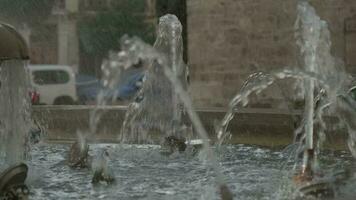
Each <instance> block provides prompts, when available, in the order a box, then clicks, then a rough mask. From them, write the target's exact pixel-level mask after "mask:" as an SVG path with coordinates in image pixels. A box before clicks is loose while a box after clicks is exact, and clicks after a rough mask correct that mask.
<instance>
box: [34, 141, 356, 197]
mask: <svg viewBox="0 0 356 200" xmlns="http://www.w3.org/2000/svg"><path fill="white" fill-rule="evenodd" d="M69 148H70V146H69V145H66V144H43V145H40V146H37V147H35V149H34V150H33V154H32V158H33V159H32V161H31V163H29V166H30V169H31V170H32V171H31V173H29V174H30V177H29V178H28V185H29V186H30V191H31V196H30V198H31V199H48V200H51V199H117V198H120V199H200V198H201V199H219V198H218V189H217V187H216V185H215V179H214V175H213V174H214V173H213V172H212V171H211V170H208V169H207V166H205V165H203V164H202V162H201V159H204V155H202V154H200V155H197V156H191V155H190V154H185V153H183V154H182V153H177V154H172V155H171V156H168V157H167V156H163V155H161V154H160V147H159V146H158V145H123V146H119V145H117V144H95V145H94V144H92V145H91V146H90V152H89V154H91V155H92V154H93V152H94V151H96V150H99V149H102V148H105V149H108V151H109V152H110V163H109V167H110V168H111V169H112V171H113V172H115V173H114V176H115V177H114V178H115V179H116V182H115V183H114V184H112V185H109V186H103V185H95V184H92V183H91V180H92V172H91V171H90V170H89V169H75V170H73V169H71V168H70V167H69V166H67V165H66V158H65V155H66V153H67V151H68V150H69ZM331 154H333V155H336V158H335V159H334V158H331V156H329V155H331ZM288 156H289V154H288V153H285V152H283V151H281V150H272V149H268V148H260V147H257V146H247V145H229V146H225V147H223V148H222V149H221V150H220V151H219V160H220V163H221V165H222V171H223V173H224V174H225V175H226V177H227V185H228V187H229V188H230V189H231V190H232V192H233V194H234V195H235V197H239V199H244V200H256V199H278V198H279V197H283V196H285V197H286V198H279V199H288V197H289V196H291V195H292V192H290V191H292V190H291V189H290V188H289V187H292V183H291V181H290V178H291V176H292V174H290V171H291V170H290V169H291V167H292V165H293V163H288V162H286V160H287V158H288ZM241 158H244V159H241ZM323 159H325V160H327V162H328V164H329V165H328V166H333V168H340V167H341V163H343V164H348V165H351V164H352V158H351V156H350V155H349V154H347V153H346V152H342V151H341V152H328V153H327V154H326V155H324V156H323ZM282 163H284V164H285V165H283V164H282ZM354 186H355V185H351V186H350V187H351V188H352V187H354ZM345 188H346V187H345ZM351 191H353V190H351Z"/></svg>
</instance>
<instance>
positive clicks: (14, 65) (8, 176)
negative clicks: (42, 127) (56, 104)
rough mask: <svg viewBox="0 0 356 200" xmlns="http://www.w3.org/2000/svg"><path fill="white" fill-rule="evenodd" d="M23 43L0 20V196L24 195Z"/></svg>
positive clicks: (25, 109)
mask: <svg viewBox="0 0 356 200" xmlns="http://www.w3.org/2000/svg"><path fill="white" fill-rule="evenodd" d="M28 59H29V56H28V50H27V45H26V43H25V41H24V40H23V38H22V37H21V36H20V35H19V34H18V33H17V32H16V30H15V29H14V28H13V27H11V26H9V25H6V24H2V23H0V70H1V71H0V81H1V88H0V103H1V105H2V106H1V107H0V113H1V116H0V124H1V128H0V172H1V174H0V199H3V198H5V199H27V196H28V195H29V191H28V188H27V186H26V185H25V180H26V177H27V171H28V168H27V165H25V164H23V163H22V162H23V161H24V160H25V158H26V157H27V152H28V150H29V149H28V148H29V139H30V138H29V133H28V132H29V130H30V110H29V109H30V104H29V97H28V91H29V90H28V87H29V82H28V74H27V69H26V67H25V66H26V63H27V60H28Z"/></svg>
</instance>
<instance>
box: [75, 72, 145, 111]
mask: <svg viewBox="0 0 356 200" xmlns="http://www.w3.org/2000/svg"><path fill="white" fill-rule="evenodd" d="M143 77H144V73H143V72H142V71H136V72H132V73H126V74H124V75H123V78H121V81H120V83H119V84H118V87H117V90H116V91H115V92H114V91H107V92H106V93H105V97H106V98H113V95H114V93H116V99H117V100H129V99H131V98H133V97H134V96H135V95H136V93H137V92H138V90H139V89H140V87H141V85H142V80H143ZM76 87H77V94H78V98H79V101H80V102H81V103H83V104H93V103H95V101H96V97H97V95H98V94H99V92H100V90H102V89H104V87H103V85H102V84H101V82H100V81H99V80H98V79H96V78H95V77H93V76H90V75H84V74H79V75H77V77H76Z"/></svg>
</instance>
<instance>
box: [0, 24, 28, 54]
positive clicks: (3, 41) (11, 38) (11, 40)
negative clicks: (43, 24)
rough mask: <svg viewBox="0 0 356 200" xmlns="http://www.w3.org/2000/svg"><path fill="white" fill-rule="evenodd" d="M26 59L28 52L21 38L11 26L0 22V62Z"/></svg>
mask: <svg viewBox="0 0 356 200" xmlns="http://www.w3.org/2000/svg"><path fill="white" fill-rule="evenodd" d="M28 59H29V51H28V48H27V45H26V42H25V40H24V39H23V38H22V36H21V35H20V34H19V33H18V32H17V31H16V30H15V28H13V27H12V26H10V25H8V24H4V23H1V22H0V61H3V60H28Z"/></svg>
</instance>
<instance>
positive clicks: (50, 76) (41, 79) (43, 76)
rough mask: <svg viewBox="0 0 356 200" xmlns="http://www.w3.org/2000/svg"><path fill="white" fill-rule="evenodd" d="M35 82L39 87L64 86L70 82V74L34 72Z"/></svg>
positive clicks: (62, 72) (48, 71)
mask: <svg viewBox="0 0 356 200" xmlns="http://www.w3.org/2000/svg"><path fill="white" fill-rule="evenodd" d="M32 74H33V81H34V82H35V83H36V84H38V85H46V84H64V83H67V82H68V81H69V74H68V72H66V71H63V70H39V71H34V72H33V73H32Z"/></svg>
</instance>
